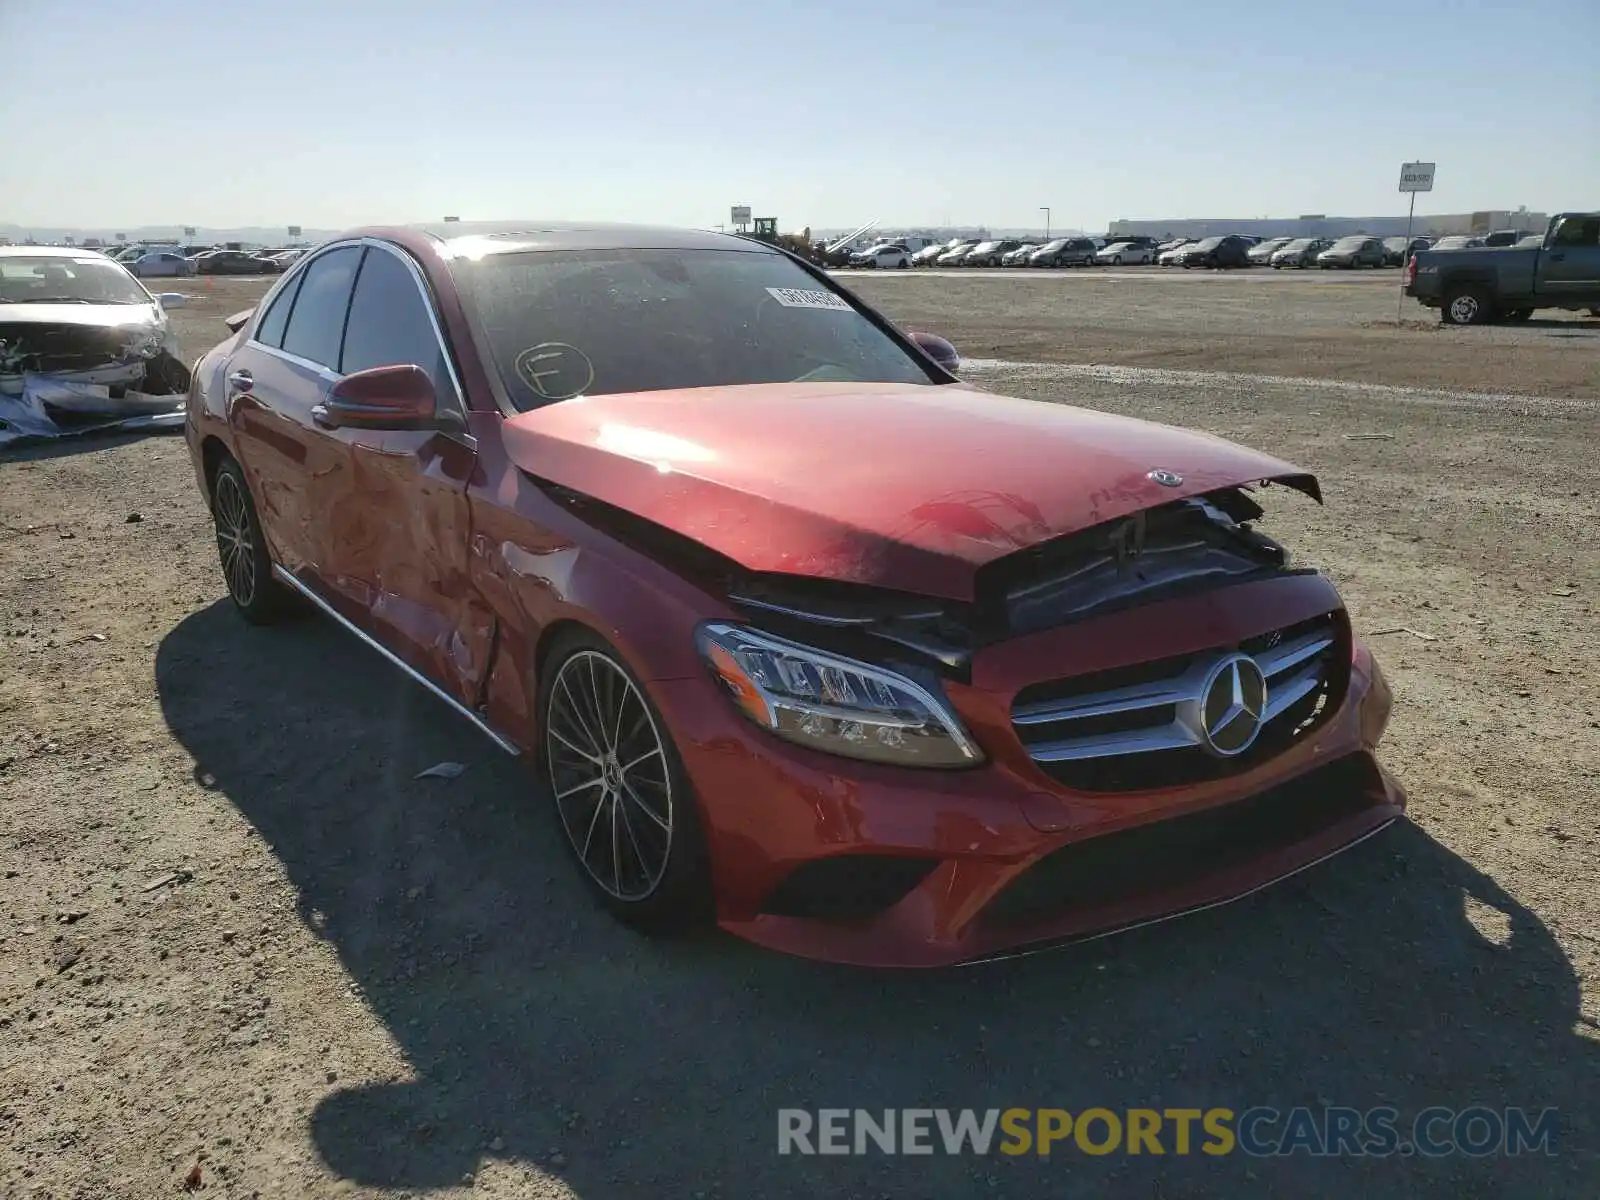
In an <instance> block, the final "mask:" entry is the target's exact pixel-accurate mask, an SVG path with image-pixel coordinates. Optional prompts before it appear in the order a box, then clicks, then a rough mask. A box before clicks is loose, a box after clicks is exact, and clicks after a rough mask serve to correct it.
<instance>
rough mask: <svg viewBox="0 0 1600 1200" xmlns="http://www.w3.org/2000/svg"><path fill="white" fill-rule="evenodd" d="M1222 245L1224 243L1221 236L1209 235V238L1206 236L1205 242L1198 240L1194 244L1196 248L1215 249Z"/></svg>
mask: <svg viewBox="0 0 1600 1200" xmlns="http://www.w3.org/2000/svg"><path fill="white" fill-rule="evenodd" d="M1220 245H1222V239H1221V238H1219V237H1209V238H1206V239H1205V241H1203V242H1196V243H1195V244H1194V248H1195V249H1196V250H1214V249H1216V247H1218V246H1220Z"/></svg>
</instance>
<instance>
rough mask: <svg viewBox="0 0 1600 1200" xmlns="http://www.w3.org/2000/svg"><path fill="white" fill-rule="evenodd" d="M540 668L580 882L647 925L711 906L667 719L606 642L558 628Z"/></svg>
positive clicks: (545, 720) (619, 912) (548, 734)
mask: <svg viewBox="0 0 1600 1200" xmlns="http://www.w3.org/2000/svg"><path fill="white" fill-rule="evenodd" d="M546 661H547V662H548V664H549V666H548V668H547V669H545V670H543V671H541V676H542V679H541V683H540V688H539V719H540V726H541V729H542V730H543V739H544V740H543V745H542V759H543V765H544V771H545V775H546V779H547V781H548V783H549V786H550V795H551V800H552V803H553V804H554V807H555V813H556V817H557V820H558V821H559V823H560V825H561V829H562V832H563V834H564V835H565V837H566V841H567V846H568V848H569V849H570V850H571V852H572V855H573V857H574V858H575V859H576V860H577V863H578V866H579V868H580V869H581V870H582V872H583V875H584V879H585V882H586V883H587V884H588V885H589V887H590V888H591V889H592V890H593V892H594V893H595V895H596V896H597V897H598V898H599V900H600V902H601V903H602V904H603V905H605V907H606V908H607V909H609V910H610V912H611V913H612V915H613V916H615V917H617V918H618V919H619V920H621V921H622V922H624V923H625V924H628V925H631V926H633V927H635V928H637V929H643V930H647V931H651V932H668V931H674V930H679V929H684V928H687V927H690V926H692V925H696V924H700V923H701V922H703V921H704V920H705V919H706V918H707V917H709V916H710V915H711V911H712V901H711V876H710V869H709V860H708V857H707V854H706V850H705V840H704V837H703V835H702V834H701V830H700V821H699V814H698V812H697V810H696V805H695V801H694V797H693V796H692V795H691V794H690V788H689V781H688V776H687V775H686V773H685V772H684V769H683V764H682V762H681V761H680V760H679V758H678V751H677V748H676V747H675V746H674V745H673V742H672V736H671V734H669V733H668V731H667V726H666V722H665V721H663V720H662V718H661V714H660V713H659V712H657V711H656V708H655V705H654V704H652V703H651V702H650V698H649V697H648V696H646V695H645V692H644V688H643V686H642V685H641V684H640V683H639V681H638V679H637V678H636V677H635V676H634V674H633V672H632V671H631V670H630V669H629V668H628V666H627V665H626V664H625V663H624V662H623V661H622V657H621V655H620V654H618V653H617V651H616V650H615V649H614V648H612V646H611V645H610V644H608V643H607V642H605V641H604V640H603V639H601V638H600V637H598V636H597V635H595V634H593V633H590V632H589V631H587V630H582V631H575V632H572V633H568V634H566V635H564V636H563V637H561V638H560V640H559V641H558V642H557V644H556V645H555V647H554V648H553V649H552V650H551V653H550V654H549V656H548V657H547V659H546Z"/></svg>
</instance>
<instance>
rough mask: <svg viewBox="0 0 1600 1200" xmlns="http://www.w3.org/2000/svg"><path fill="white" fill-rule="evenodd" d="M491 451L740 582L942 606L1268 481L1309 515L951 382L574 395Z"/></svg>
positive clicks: (1308, 479)
mask: <svg viewBox="0 0 1600 1200" xmlns="http://www.w3.org/2000/svg"><path fill="white" fill-rule="evenodd" d="M505 444H506V449H507V452H508V454H509V455H510V456H511V459H512V461H513V462H515V463H516V464H517V465H518V466H519V467H521V468H522V469H523V470H524V471H527V472H529V473H530V474H532V475H535V476H538V477H540V478H542V479H547V480H549V481H551V482H553V483H557V484H560V485H562V486H564V487H567V488H571V489H573V490H574V491H577V492H582V493H584V494H586V495H589V496H591V497H593V498H595V499H597V500H601V501H604V502H605V503H607V504H610V505H613V506H615V507H617V508H621V509H624V510H626V511H628V512H630V513H634V514H636V515H638V516H640V517H644V518H646V519H648V520H650V521H653V522H655V523H656V524H658V525H663V526H666V527H667V528H669V529H672V530H674V531H676V532H677V533H680V534H682V535H684V536H685V537H689V538H692V539H694V540H695V541H697V542H700V543H702V544H703V545H705V546H708V547H710V548H711V549H713V550H716V551H718V552H719V553H721V554H723V555H725V556H727V557H728V558H731V559H733V560H734V561H735V562H738V563H740V564H741V565H742V566H744V567H746V568H748V569H750V570H752V571H776V572H785V573H789V574H794V575H807V576H815V577H818V578H824V579H834V580H842V581H849V582H856V583H865V584H874V585H877V586H880V587H888V588H895V589H899V590H903V591H911V592H918V593H922V594H925V595H934V596H943V597H948V598H951V599H957V600H965V599H971V598H972V596H973V587H974V579H975V574H976V571H977V569H978V568H979V567H981V566H983V565H984V564H985V563H988V562H991V561H993V560H995V559H998V558H1001V557H1003V556H1005V555H1008V554H1012V553H1014V552H1016V551H1018V550H1023V549H1026V548H1028V547H1030V546H1034V545H1037V544H1038V543H1040V542H1044V541H1048V540H1049V539H1051V538H1055V537H1059V536H1061V535H1063V534H1068V533H1073V532H1076V531H1078V530H1080V529H1084V528H1087V527H1088V526H1091V525H1096V524H1099V523H1100V522H1102V521H1109V520H1113V519H1115V518H1117V517H1121V516H1125V515H1127V514H1129V513H1132V512H1136V511H1138V510H1139V509H1143V508H1149V507H1152V506H1154V505H1158V504H1163V503H1166V502H1168V501H1171V500H1176V499H1179V498H1181V497H1184V496H1188V495H1194V494H1197V493H1200V492H1207V491H1211V490H1213V489H1216V488H1221V487H1227V486H1231V485H1235V484H1242V483H1251V482H1255V481H1259V480H1267V479H1275V480H1278V481H1281V482H1284V483H1287V484H1289V485H1290V486H1293V487H1296V488H1298V489H1299V490H1301V491H1303V492H1306V493H1307V494H1308V495H1310V496H1312V497H1313V498H1316V499H1319V500H1320V499H1321V496H1320V493H1319V491H1318V487H1317V482H1316V480H1315V479H1314V478H1313V477H1312V476H1310V475H1308V474H1306V473H1305V472H1303V471H1301V470H1299V469H1298V468H1296V467H1294V466H1292V465H1290V464H1289V463H1286V462H1283V461H1281V460H1279V459H1276V458H1271V457H1269V456H1267V455H1265V454H1258V453H1256V452H1255V451H1253V450H1248V449H1245V448H1244V447H1242V446H1236V445H1234V444H1233V443H1231V442H1227V441H1224V440H1222V439H1221V438H1216V437H1211V436H1209V435H1207V434H1202V433H1194V432H1191V431H1189V430H1183V429H1176V428H1173V427H1171V426H1167V425H1155V424H1151V423H1149V422H1147V421H1138V420H1133V419H1131V418H1128V417H1118V416H1112V415H1110V414H1107V413H1102V412H1095V411H1092V410H1089V409H1082V408H1072V407H1068V406H1066V405H1061V404H1050V403H1043V402H1040V401H1035V400H1021V399H1016V398H1013V397H1009V396H998V395H994V394H992V393H988V392H981V391H978V390H977V389H975V388H972V387H969V386H967V385H961V384H956V385H944V386H919V385H915V384H839V383H791V384H761V385H753V386H743V387H724V388H694V389H686V390H681V391H662V392H640V393H632V394H624V395H611V396H594V397H579V398H577V399H573V400H567V401H563V402H561V403H558V404H551V405H548V406H546V407H543V408H539V409H535V410H534V411H532V412H528V413H522V414H520V415H518V416H516V417H513V418H511V419H510V420H508V421H507V422H506V424H505ZM1151 472H1171V473H1172V474H1173V475H1175V476H1178V477H1181V482H1179V483H1177V484H1176V485H1175V486H1163V485H1162V484H1161V483H1158V482H1156V481H1155V480H1153V479H1152V478H1151V477H1150V475H1151Z"/></svg>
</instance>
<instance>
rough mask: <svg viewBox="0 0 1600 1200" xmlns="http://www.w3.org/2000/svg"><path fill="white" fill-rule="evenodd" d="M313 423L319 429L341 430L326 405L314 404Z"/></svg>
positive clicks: (312, 408) (312, 410) (312, 411)
mask: <svg viewBox="0 0 1600 1200" xmlns="http://www.w3.org/2000/svg"><path fill="white" fill-rule="evenodd" d="M311 423H312V424H313V425H315V426H317V427H318V428H319V429H337V428H339V427H338V426H337V425H335V424H334V422H333V418H332V417H331V416H330V415H329V414H328V406H327V405H326V404H314V405H312V406H311Z"/></svg>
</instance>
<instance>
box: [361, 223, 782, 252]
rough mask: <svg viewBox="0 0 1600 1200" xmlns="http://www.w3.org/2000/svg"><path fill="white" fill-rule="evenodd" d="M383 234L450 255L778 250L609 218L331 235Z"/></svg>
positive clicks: (433, 226) (697, 231)
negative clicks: (598, 251)
mask: <svg viewBox="0 0 1600 1200" xmlns="http://www.w3.org/2000/svg"><path fill="white" fill-rule="evenodd" d="M355 237H382V238H387V239H389V240H393V241H399V242H402V243H405V244H409V245H412V246H413V247H415V248H419V249H420V248H421V247H420V245H419V243H431V244H432V246H433V247H435V248H438V247H440V246H441V245H442V247H443V249H444V252H445V256H446V257H447V258H477V257H481V256H483V255H487V254H513V253H517V252H519V251H525V250H742V251H746V252H752V253H762V254H777V253H778V250H777V249H776V248H775V247H773V246H769V245H767V244H766V243H765V242H758V241H755V240H753V239H751V238H743V237H736V236H734V235H733V234H727V233H713V232H711V231H709V230H703V229H681V228H675V227H672V226H666V225H628V224H619V223H613V222H605V221H547V220H546V221H541V220H526V221H444V222H430V223H426V224H420V225H405V226H389V227H377V228H367V229H354V230H350V231H349V232H347V233H343V234H340V235H339V237H338V238H335V239H331V240H335V241H343V240H347V239H350V238H355Z"/></svg>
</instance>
